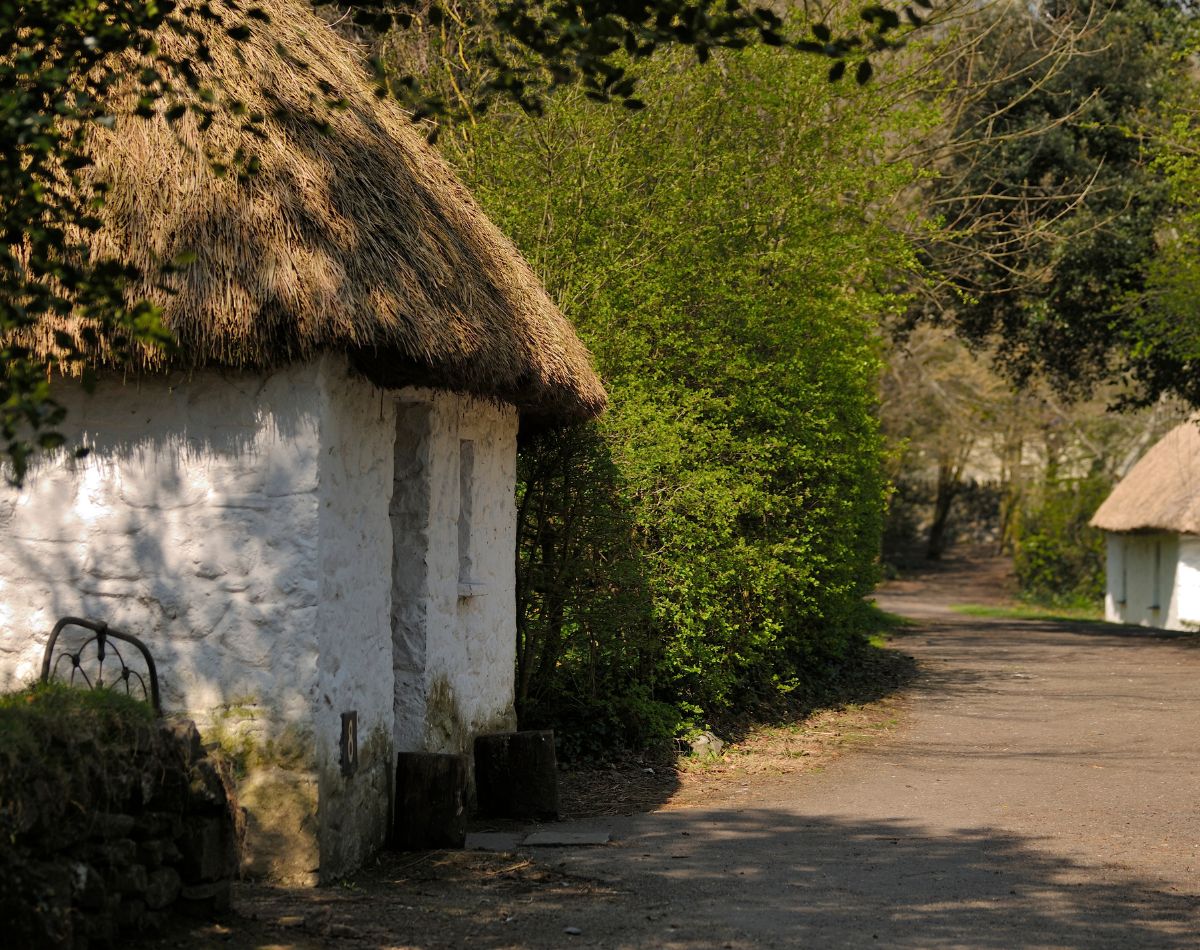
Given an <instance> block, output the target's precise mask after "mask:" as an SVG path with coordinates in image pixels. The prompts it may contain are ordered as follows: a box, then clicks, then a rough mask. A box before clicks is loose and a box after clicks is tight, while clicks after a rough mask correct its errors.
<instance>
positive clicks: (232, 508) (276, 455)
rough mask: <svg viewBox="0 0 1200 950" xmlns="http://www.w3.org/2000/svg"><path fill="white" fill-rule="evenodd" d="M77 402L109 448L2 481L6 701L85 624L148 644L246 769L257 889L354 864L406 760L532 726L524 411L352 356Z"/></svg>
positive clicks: (125, 388) (0, 622)
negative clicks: (347, 758)
mask: <svg viewBox="0 0 1200 950" xmlns="http://www.w3.org/2000/svg"><path fill="white" fill-rule="evenodd" d="M58 395H59V398H60V399H61V400H62V401H63V402H64V404H65V405H66V406H67V409H68V425H69V426H70V427H71V431H69V432H67V433H66V434H67V435H68V438H69V440H70V442H71V443H76V442H79V443H82V444H84V445H86V446H87V447H88V448H89V449H90V453H89V454H88V455H87V457H85V458H82V459H75V458H71V457H68V456H66V455H59V456H58V457H55V458H49V459H45V460H43V461H42V462H41V463H40V464H39V465H38V466H37V467H36V468H35V469H34V471H32V472H31V474H30V477H29V479H28V481H27V484H26V486H25V487H24V488H23V489H22V490H21V491H20V492H15V491H13V490H11V489H4V488H0V533H2V534H3V535H4V537H5V539H6V544H4V545H2V546H0V689H4V688H7V689H11V688H14V687H17V686H20V685H22V684H24V683H25V682H28V681H30V680H31V679H32V678H33V677H34V676H35V675H36V673H37V670H38V668H39V664H40V660H41V651H42V648H43V646H44V643H45V638H46V636H47V635H48V633H49V630H50V628H51V627H52V626H53V624H54V622H55V620H57V619H58V618H59V617H61V616H64V615H66V614H74V615H80V616H84V617H91V618H95V619H101V620H106V621H108V622H109V623H110V624H112V625H114V626H117V627H122V628H125V629H128V630H129V631H130V632H132V633H135V634H136V635H138V636H139V637H141V638H142V639H143V640H145V641H146V642H147V643H148V644H149V646H150V648H151V650H152V651H153V653H154V655H155V658H156V660H157V661H158V664H159V669H160V671H161V680H162V688H163V705H164V708H165V709H166V710H168V711H170V712H175V713H182V714H185V715H188V716H189V717H191V718H193V719H195V720H196V722H197V723H198V725H199V726H200V729H201V731H202V733H203V735H204V737H205V740H206V741H212V742H216V743H218V744H219V745H220V746H221V747H222V748H223V749H224V750H225V751H226V752H227V753H229V754H230V755H231V756H232V758H233V759H234V760H235V761H236V762H237V764H238V768H239V775H240V779H239V796H240V798H241V800H242V803H243V805H245V806H246V808H247V810H248V824H247V833H246V849H245V867H246V870H247V872H248V873H250V874H251V875H254V876H264V877H269V878H272V879H274V880H277V881H281V882H286V883H298V884H310V883H315V882H316V881H318V880H319V879H326V880H328V879H332V878H336V877H337V876H339V875H341V874H344V873H347V872H349V871H351V870H352V869H353V868H354V867H356V866H357V865H358V864H359V863H361V861H362V860H363V858H364V857H366V855H367V854H369V853H370V852H371V851H372V850H374V849H376V848H377V847H379V846H380V845H382V843H383V842H384V838H385V835H386V832H387V828H388V803H389V797H390V796H389V788H390V780H391V772H392V769H393V767H394V761H393V760H394V750H395V749H397V748H403V749H409V750H413V751H419V750H429V751H459V752H461V751H466V750H467V749H468V748H469V746H470V742H471V739H472V737H473V736H474V735H475V734H476V733H479V732H484V731H493V730H496V729H503V728H507V727H511V726H512V725H513V722H514V716H513V646H514V642H515V635H516V632H515V591H514V584H515V577H514V560H513V558H514V550H515V524H516V517H515V509H514V498H513V488H514V482H515V469H516V432H517V413H516V411H515V410H514V409H513V408H512V407H510V406H498V405H495V404H493V403H489V402H485V401H480V400H476V399H472V398H469V397H465V396H459V395H455V394H451V393H445V392H435V391H430V390H419V389H408V390H402V391H399V392H386V393H385V392H382V391H380V390H379V389H377V388H375V387H374V386H372V385H371V384H369V383H367V382H366V381H365V380H363V379H362V378H361V377H358V376H356V375H354V374H353V373H352V372H351V371H350V368H349V366H348V363H347V361H346V360H345V358H343V357H340V356H326V357H323V358H321V359H320V360H317V361H315V362H313V363H308V364H303V365H297V366H292V367H289V368H287V369H284V370H280V371H277V372H275V373H272V374H271V375H269V376H267V377H265V378H263V377H259V376H252V375H248V374H239V373H223V372H218V371H198V372H195V373H193V374H190V375H186V376H185V375H173V376H163V377H154V378H148V379H145V380H142V381H140V382H136V383H134V382H130V383H122V382H119V381H116V380H111V379H109V380H105V381H103V382H102V383H101V384H100V386H99V387H98V388H97V390H96V391H95V392H94V393H93V394H92V395H90V396H88V395H85V394H84V393H83V392H82V390H80V389H79V388H78V387H76V386H73V385H71V384H63V385H62V386H61V387H60V388H59V392H58ZM464 458H468V459H469V462H470V464H469V466H468V467H466V468H464V467H463V465H462V461H463V459H464ZM468 476H469V477H468ZM464 501H465V504H464ZM464 516H468V517H464ZM347 713H354V714H355V715H356V717H357V719H356V721H357V730H356V731H357V735H356V738H357V746H358V758H357V763H356V768H354V769H350V770H347V769H344V768H343V764H342V761H341V750H340V745H339V740H340V737H341V730H342V721H343V714H347Z"/></svg>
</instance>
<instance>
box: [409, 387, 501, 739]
mask: <svg viewBox="0 0 1200 950" xmlns="http://www.w3.org/2000/svg"><path fill="white" fill-rule="evenodd" d="M397 433H398V435H397V439H396V462H395V472H396V476H397V483H396V488H395V493H394V496H393V499H392V518H393V519H394V520H393V538H394V541H395V545H396V556H395V578H394V584H393V594H392V623H393V639H394V642H395V644H396V721H395V732H394V736H395V746H396V748H397V749H398V750H405V751H429V752H467V751H469V750H470V744H471V739H472V738H473V737H474V736H475V735H477V734H479V733H480V732H485V731H494V730H498V729H506V728H512V727H513V725H514V724H515V714H514V712H513V650H514V647H515V643H516V574H515V571H516V566H515V552H516V508H515V498H514V486H515V483H516V454H517V441H516V440H517V413H516V410H515V409H513V408H512V407H511V406H498V405H495V404H492V403H488V402H483V401H480V400H476V399H471V398H468V397H463V396H457V395H454V394H452V393H433V392H429V391H427V390H408V391H405V392H404V393H403V394H402V395H401V398H400V401H399V406H398V419H397ZM464 442H467V443H469V446H467V451H466V457H467V458H468V460H469V461H468V468H469V474H470V477H469V478H467V479H464V469H463V460H464V445H463V443H464ZM464 502H465V503H464ZM464 545H465V547H466V550H465V551H464ZM418 684H419V688H417V687H418Z"/></svg>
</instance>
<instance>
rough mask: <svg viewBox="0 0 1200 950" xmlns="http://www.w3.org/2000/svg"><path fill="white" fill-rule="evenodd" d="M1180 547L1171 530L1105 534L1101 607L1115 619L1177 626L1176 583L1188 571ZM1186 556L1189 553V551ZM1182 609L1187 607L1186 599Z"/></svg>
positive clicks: (1180, 626) (1180, 603) (1178, 584)
mask: <svg viewBox="0 0 1200 950" xmlns="http://www.w3.org/2000/svg"><path fill="white" fill-rule="evenodd" d="M1185 547H1186V550H1187V551H1188V552H1190V551H1191V548H1190V546H1181V544H1180V539H1179V537H1178V536H1177V535H1172V534H1116V533H1109V534H1108V537H1107V554H1108V557H1107V583H1106V588H1107V589H1106V594H1105V603H1104V612H1105V616H1106V618H1107V619H1108V620H1111V621H1113V622H1116V623H1128V624H1137V625H1139V626H1143V627H1156V628H1159V629H1165V630H1181V629H1184V628H1185V624H1183V623H1182V622H1181V614H1180V611H1181V607H1182V606H1183V601H1182V600H1181V589H1182V588H1181V585H1182V584H1185V583H1187V580H1186V578H1187V573H1188V572H1187V570H1186V569H1185V567H1184V562H1183V560H1181V557H1182V556H1184V554H1185ZM1186 556H1187V557H1189V558H1191V557H1193V555H1191V554H1190V553H1188V554H1187V555H1186ZM1187 609H1191V605H1190V604H1189V605H1188V607H1187Z"/></svg>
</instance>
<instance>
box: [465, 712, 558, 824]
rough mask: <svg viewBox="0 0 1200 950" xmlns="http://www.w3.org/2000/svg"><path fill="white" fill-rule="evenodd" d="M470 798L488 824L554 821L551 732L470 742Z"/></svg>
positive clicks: (555, 802) (503, 735)
mask: <svg viewBox="0 0 1200 950" xmlns="http://www.w3.org/2000/svg"><path fill="white" fill-rule="evenodd" d="M475 795H476V799H477V801H478V804H479V811H480V812H481V813H482V814H484V815H487V816H488V817H491V818H516V819H521V820H533V821H553V820H555V819H556V818H558V763H557V761H556V760H555V757H554V733H553V731H551V730H549V729H546V730H539V731H532V730H531V731H527V732H497V733H492V734H491V735H484V736H477V737H476V739H475Z"/></svg>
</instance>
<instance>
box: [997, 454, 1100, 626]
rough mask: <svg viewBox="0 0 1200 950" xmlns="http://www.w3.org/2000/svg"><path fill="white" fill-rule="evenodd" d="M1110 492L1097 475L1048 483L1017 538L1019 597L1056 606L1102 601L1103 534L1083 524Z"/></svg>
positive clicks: (1023, 520) (1024, 519)
mask: <svg viewBox="0 0 1200 950" xmlns="http://www.w3.org/2000/svg"><path fill="white" fill-rule="evenodd" d="M1111 488H1112V483H1111V481H1110V480H1109V479H1108V478H1107V477H1105V476H1101V475H1092V476H1089V477H1086V478H1078V479H1058V480H1055V481H1052V482H1050V483H1048V484H1047V485H1046V486H1045V487H1044V489H1043V491H1042V493H1041V498H1040V501H1039V502H1038V504H1037V506H1036V507H1035V508H1034V509H1033V510H1032V511H1031V512H1029V513H1028V514H1026V515H1025V516H1024V518H1023V519H1022V522H1021V524H1020V527H1019V529H1018V533H1017V545H1016V552H1015V557H1014V567H1015V570H1016V574H1017V583H1018V584H1019V585H1020V589H1021V593H1022V594H1023V595H1024V596H1025V597H1026V598H1028V599H1029V600H1032V601H1035V602H1037V603H1040V604H1046V605H1049V606H1057V607H1070V606H1084V605H1089V604H1094V603H1096V602H1097V601H1098V600H1100V599H1101V598H1102V597H1103V596H1104V559H1105V555H1104V534H1103V532H1101V531H1098V530H1096V529H1095V528H1092V527H1090V526H1089V525H1088V521H1089V520H1090V519H1091V517H1092V515H1093V514H1094V513H1095V511H1096V509H1097V508H1098V507H1100V503H1101V502H1103V501H1104V499H1105V497H1106V496H1107V495H1108V492H1109V490H1110V489H1111Z"/></svg>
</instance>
